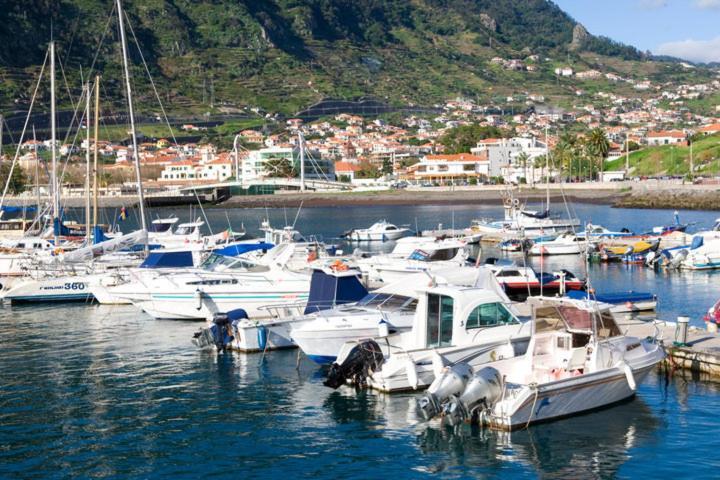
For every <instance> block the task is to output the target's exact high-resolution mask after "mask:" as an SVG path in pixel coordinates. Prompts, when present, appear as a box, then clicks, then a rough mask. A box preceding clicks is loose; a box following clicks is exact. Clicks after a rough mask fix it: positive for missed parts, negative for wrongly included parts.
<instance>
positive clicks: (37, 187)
mask: <svg viewBox="0 0 720 480" xmlns="http://www.w3.org/2000/svg"><path fill="white" fill-rule="evenodd" d="M37 152H38V147H37V137H36V136H35V125H33V153H34V154H35V155H34V156H35V195H36V196H37V206H36V210H35V212H36V217H37V219H39V218H40V159H39V158H38V154H37ZM37 219H36V220H35V221H37Z"/></svg>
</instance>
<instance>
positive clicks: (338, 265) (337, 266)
mask: <svg viewBox="0 0 720 480" xmlns="http://www.w3.org/2000/svg"><path fill="white" fill-rule="evenodd" d="M330 268H331V269H333V270H334V271H336V272H344V271H346V270H348V266H347V265H346V264H345V262H343V261H342V260H335V261H334V262H333V263H332V264H331V265H330Z"/></svg>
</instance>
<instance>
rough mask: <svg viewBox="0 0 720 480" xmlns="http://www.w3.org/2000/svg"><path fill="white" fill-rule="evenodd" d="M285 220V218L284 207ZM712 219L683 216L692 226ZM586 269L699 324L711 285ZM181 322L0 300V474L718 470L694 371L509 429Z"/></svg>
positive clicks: (715, 424) (717, 292)
mask: <svg viewBox="0 0 720 480" xmlns="http://www.w3.org/2000/svg"><path fill="white" fill-rule="evenodd" d="M575 208H576V209H577V210H578V215H579V216H580V217H581V218H583V219H584V220H589V218H588V217H594V218H592V221H593V222H596V223H602V224H604V225H606V226H608V227H610V228H620V227H622V226H629V227H631V228H636V229H638V230H640V229H641V227H642V228H649V227H651V226H653V225H655V224H661V223H669V222H670V221H672V212H669V211H637V210H613V209H609V208H606V207H601V206H593V205H578V206H576V207H575ZM166 212H167V211H165V212H160V213H161V214H164V213H166ZM177 213H179V214H182V213H183V212H181V211H178V212H177ZM185 213H186V215H185V216H186V217H189V212H185ZM453 213H454V214H453ZM493 214H499V209H498V208H497V207H494V206H493V207H484V208H481V209H478V207H343V208H342V210H341V209H334V208H323V209H319V208H318V209H309V208H308V209H303V211H302V212H301V215H300V216H299V218H298V224H297V226H298V227H299V228H300V229H301V230H302V231H303V232H306V233H319V234H322V235H323V236H325V237H326V238H332V237H334V236H337V235H338V234H339V233H341V232H342V231H344V230H347V229H348V228H351V227H353V226H364V225H369V224H370V223H372V222H373V221H375V220H377V219H379V218H387V219H388V220H390V221H394V222H397V223H413V224H414V217H415V216H417V217H418V225H419V226H420V228H428V227H430V226H432V225H434V224H436V223H438V222H442V223H444V224H446V225H450V223H451V222H452V219H453V217H454V219H455V222H456V224H457V225H458V226H459V225H465V224H467V222H468V221H469V220H470V219H471V218H476V217H479V216H483V215H487V216H491V215H493ZM228 215H229V217H230V219H231V220H232V221H233V222H235V221H238V222H239V221H241V220H242V221H244V223H245V225H246V227H248V228H249V229H251V228H253V227H254V226H256V225H258V223H259V219H260V218H262V217H264V216H265V215H270V217H271V220H273V222H274V223H275V224H277V225H280V224H281V223H283V222H284V217H285V212H283V211H282V210H268V211H265V210H264V209H256V210H248V209H245V210H229V211H228ZM287 215H288V217H289V221H290V222H292V219H293V217H294V215H295V212H294V211H293V212H290V211H288V212H287ZM208 216H209V218H210V221H211V223H213V224H214V225H215V227H216V228H222V226H223V224H225V223H226V219H225V211H221V210H208ZM714 216H715V215H714V214H713V213H712V212H681V217H683V219H684V220H685V221H693V222H701V223H703V224H704V225H707V224H709V223H712V220H713V219H714ZM328 219H332V221H330V220H328ZM408 219H410V220H408ZM496 253H497V252H492V250H489V251H487V252H485V254H486V255H491V254H496ZM550 262H553V263H555V264H556V265H562V266H565V267H567V268H570V269H574V270H575V271H579V269H581V268H582V264H581V263H580V262H577V261H575V260H573V259H566V260H560V259H553V260H551V261H550ZM550 262H548V264H547V266H548V268H550V267H551V266H553V265H552V264H551V263H550ZM573 262H575V263H573ZM536 267H537V265H536ZM590 274H591V277H592V279H593V282H594V283H595V285H596V287H597V288H598V290H601V287H602V288H615V289H617V288H633V287H635V286H637V288H636V289H652V290H653V291H656V292H657V293H658V294H659V295H660V302H661V304H660V305H661V306H660V311H659V312H658V314H659V315H661V316H665V317H666V318H673V317H674V316H676V315H679V314H683V313H690V314H691V316H692V318H693V321H694V322H696V323H697V324H699V322H700V320H699V319H700V315H702V313H703V311H704V310H705V309H707V307H708V306H709V304H710V303H712V302H714V301H715V300H717V297H718V296H720V289H718V288H717V286H718V279H720V277H718V276H717V275H715V274H713V273H707V272H698V273H696V274H675V273H672V274H669V273H666V272H653V271H649V270H644V269H641V268H637V267H634V268H628V267H623V266H621V265H600V266H591V267H590ZM197 328H198V325H197V324H196V323H191V322H172V321H155V320H152V319H150V318H149V317H147V316H146V315H144V314H141V313H138V312H136V311H135V310H134V309H133V308H132V307H126V306H123V307H107V306H98V305H84V304H79V305H65V306H49V305H45V306H34V307H8V306H5V307H3V308H0V478H77V477H112V478H197V477H200V476H203V477H205V476H207V477H217V478H226V477H228V478H237V477H245V476H247V477H249V478H278V477H280V476H283V475H285V476H292V477H294V478H328V479H330V478H332V479H334V478H339V477H342V478H369V477H381V478H424V477H435V476H439V477H442V478H478V477H480V478H497V477H504V478H537V477H543V478H615V477H618V478H630V477H639V476H646V475H651V476H652V477H659V478H713V477H715V478H716V477H717V476H718V473H717V472H718V468H720V461H719V460H718V459H717V442H716V441H715V440H714V439H715V435H716V433H715V432H716V431H717V430H718V428H720V420H718V417H717V415H716V406H717V404H718V399H720V396H719V393H720V392H719V390H720V384H719V383H717V382H716V381H712V380H710V379H699V378H697V377H693V376H692V375H690V374H683V373H677V372H676V373H675V374H674V375H671V376H667V375H665V374H664V373H663V372H658V373H657V374H654V375H651V376H649V378H648V379H647V380H646V381H645V382H643V383H642V384H640V385H639V387H638V395H637V397H636V398H635V399H633V400H631V401H629V402H626V403H624V404H622V405H619V406H617V407H614V408H611V409H607V410H603V411H599V412H595V413H591V414H587V415H582V416H579V417H574V418H571V419H568V420H563V421H558V422H554V423H548V424H542V425H538V426H533V427H530V428H529V429H528V430H525V431H519V432H513V433H512V434H502V433H497V432H492V431H484V430H473V429H470V428H461V429H458V430H451V429H447V428H441V427H440V426H438V425H436V424H426V423H422V422H418V421H417V419H416V418H415V416H414V415H413V413H412V408H411V406H412V404H413V402H414V398H415V395H413V394H401V395H385V394H376V393H373V392H364V391H359V392H358V391H355V390H354V389H352V388H349V387H348V388H341V389H339V390H338V391H331V390H330V389H327V388H325V387H324V386H323V385H322V372H320V371H319V369H318V368H317V367H316V366H315V365H314V364H313V363H312V362H309V361H308V360H306V359H304V358H302V357H301V358H300V359H299V361H298V354H297V351H294V350H286V351H277V352H269V353H268V354H267V355H266V356H265V357H263V356H262V355H258V354H252V355H243V354H220V355H217V354H210V353H207V352H198V351H196V350H195V349H194V348H193V347H192V345H191V343H190V338H191V336H192V333H193V332H194V331H195V330H196V329H197Z"/></svg>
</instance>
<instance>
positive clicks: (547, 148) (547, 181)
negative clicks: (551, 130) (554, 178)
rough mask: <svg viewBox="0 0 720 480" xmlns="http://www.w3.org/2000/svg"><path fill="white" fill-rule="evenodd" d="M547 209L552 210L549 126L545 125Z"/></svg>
mask: <svg viewBox="0 0 720 480" xmlns="http://www.w3.org/2000/svg"><path fill="white" fill-rule="evenodd" d="M545 195H546V198H545V210H550V144H549V143H548V127H545Z"/></svg>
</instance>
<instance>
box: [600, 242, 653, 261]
mask: <svg viewBox="0 0 720 480" xmlns="http://www.w3.org/2000/svg"><path fill="white" fill-rule="evenodd" d="M659 245H660V240H658V239H655V240H651V241H645V240H641V241H639V242H635V243H633V244H632V245H621V246H611V247H608V246H604V247H601V248H600V259H601V260H602V261H603V262H623V263H629V264H642V263H645V262H646V261H647V257H648V255H649V254H650V252H655V251H656V250H657V249H658V246H659Z"/></svg>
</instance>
